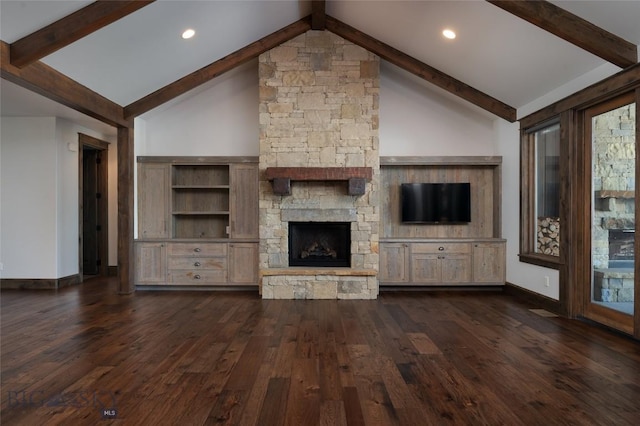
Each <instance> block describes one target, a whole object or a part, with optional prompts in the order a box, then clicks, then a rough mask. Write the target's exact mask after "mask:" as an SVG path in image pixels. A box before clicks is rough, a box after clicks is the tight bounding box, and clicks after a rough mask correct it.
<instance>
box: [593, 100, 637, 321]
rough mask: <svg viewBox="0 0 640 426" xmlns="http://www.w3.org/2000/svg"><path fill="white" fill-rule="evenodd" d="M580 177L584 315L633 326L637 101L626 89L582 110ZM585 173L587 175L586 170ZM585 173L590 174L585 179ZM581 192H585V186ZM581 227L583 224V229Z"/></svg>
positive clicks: (634, 304) (634, 309)
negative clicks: (587, 269)
mask: <svg viewBox="0 0 640 426" xmlns="http://www.w3.org/2000/svg"><path fill="white" fill-rule="evenodd" d="M584 136H585V145H584V146H585V147H587V146H589V144H590V149H587V152H586V156H585V159H586V160H587V161H585V170H584V173H585V180H584V182H585V183H586V182H590V186H591V188H590V191H589V196H590V199H585V200H584V203H585V205H584V208H585V210H586V209H587V205H588V209H589V216H590V218H589V221H588V223H589V226H590V230H589V232H588V234H589V237H590V249H591V250H590V252H591V253H590V264H591V273H590V282H585V283H584V285H585V286H588V287H589V288H588V291H586V290H587V289H585V291H583V294H584V295H585V300H584V302H585V304H584V308H585V309H584V312H583V313H584V316H585V317H587V318H589V319H592V320H595V321H597V322H600V323H603V324H606V325H608V326H611V327H614V328H616V329H619V330H621V331H624V332H626V333H629V334H633V332H634V315H639V314H640V313H639V312H638V309H637V305H638V303H637V301H636V300H635V294H636V293H637V292H636V290H635V286H636V280H635V273H634V272H635V247H636V244H635V239H636V235H635V230H636V215H635V205H636V202H635V197H636V189H635V188H636V155H637V154H636V152H637V149H636V148H637V144H636V103H635V94H634V93H631V94H629V95H627V96H622V97H619V98H616V99H613V100H611V101H608V102H606V103H603V104H599V105H597V106H594V107H592V108H589V109H588V110H586V111H585V120H584ZM589 151H590V152H589ZM589 175H590V176H589ZM587 177H589V178H588V179H587ZM585 193H586V192H585ZM585 230H586V229H585Z"/></svg>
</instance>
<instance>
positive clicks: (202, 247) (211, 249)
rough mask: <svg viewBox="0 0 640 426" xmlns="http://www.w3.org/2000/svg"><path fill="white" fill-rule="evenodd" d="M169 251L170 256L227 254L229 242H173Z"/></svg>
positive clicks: (169, 246)
mask: <svg viewBox="0 0 640 426" xmlns="http://www.w3.org/2000/svg"><path fill="white" fill-rule="evenodd" d="M167 253H168V254H169V256H193V257H204V256H226V255H227V243H171V244H169V245H168V247H167Z"/></svg>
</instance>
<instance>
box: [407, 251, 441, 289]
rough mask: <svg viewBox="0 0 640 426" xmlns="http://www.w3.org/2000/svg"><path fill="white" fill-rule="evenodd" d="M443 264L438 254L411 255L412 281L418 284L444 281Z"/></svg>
mask: <svg viewBox="0 0 640 426" xmlns="http://www.w3.org/2000/svg"><path fill="white" fill-rule="evenodd" d="M441 277H442V264H441V262H440V257H439V256H438V255H436V254H420V253H418V254H413V255H411V282H413V283H416V284H424V283H436V284H440V283H441V282H442V279H441Z"/></svg>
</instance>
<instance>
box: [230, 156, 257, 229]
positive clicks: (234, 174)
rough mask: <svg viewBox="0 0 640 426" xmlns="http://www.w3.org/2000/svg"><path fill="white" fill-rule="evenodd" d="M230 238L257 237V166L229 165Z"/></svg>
mask: <svg viewBox="0 0 640 426" xmlns="http://www.w3.org/2000/svg"><path fill="white" fill-rule="evenodd" d="M231 178H232V179H231V182H232V184H233V186H232V187H231V194H230V204H231V207H230V210H231V238H258V236H259V231H258V201H259V200H260V197H259V193H258V183H259V175H258V167H256V165H255V164H232V165H231Z"/></svg>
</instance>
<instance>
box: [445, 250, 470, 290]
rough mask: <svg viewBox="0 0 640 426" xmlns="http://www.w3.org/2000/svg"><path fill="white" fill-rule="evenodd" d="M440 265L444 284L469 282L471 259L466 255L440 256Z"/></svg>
mask: <svg viewBox="0 0 640 426" xmlns="http://www.w3.org/2000/svg"><path fill="white" fill-rule="evenodd" d="M440 263H441V267H442V282H443V283H444V284H451V283H470V282H471V257H470V256H469V255H468V254H459V255H456V254H449V255H446V256H442V257H441V259H440Z"/></svg>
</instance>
